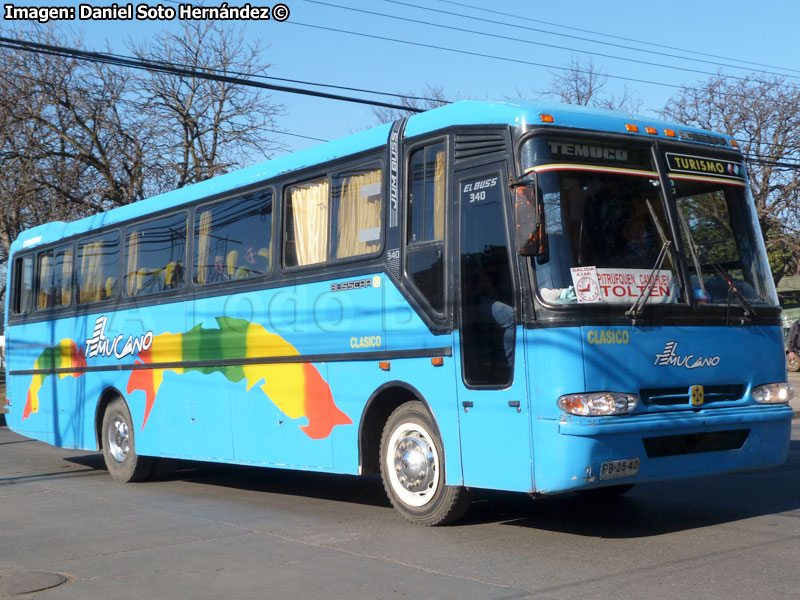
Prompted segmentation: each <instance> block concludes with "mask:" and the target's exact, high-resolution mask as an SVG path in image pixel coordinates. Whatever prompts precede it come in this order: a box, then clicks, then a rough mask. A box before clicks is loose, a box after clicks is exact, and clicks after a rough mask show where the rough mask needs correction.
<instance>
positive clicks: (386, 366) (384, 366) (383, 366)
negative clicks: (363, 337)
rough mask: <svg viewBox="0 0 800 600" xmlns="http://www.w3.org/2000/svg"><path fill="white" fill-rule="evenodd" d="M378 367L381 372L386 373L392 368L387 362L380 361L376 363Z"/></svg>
mask: <svg viewBox="0 0 800 600" xmlns="http://www.w3.org/2000/svg"><path fill="white" fill-rule="evenodd" d="M378 367H380V370H381V371H388V370H389V369H390V368H391V367H392V363H390V362H389V361H388V360H382V361H381V362H379V363H378Z"/></svg>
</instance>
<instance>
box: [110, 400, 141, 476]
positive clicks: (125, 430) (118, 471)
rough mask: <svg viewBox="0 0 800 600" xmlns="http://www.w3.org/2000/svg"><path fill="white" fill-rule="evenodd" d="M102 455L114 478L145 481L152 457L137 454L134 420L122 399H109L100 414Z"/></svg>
mask: <svg viewBox="0 0 800 600" xmlns="http://www.w3.org/2000/svg"><path fill="white" fill-rule="evenodd" d="M102 442H103V458H104V459H105V462H106V467H107V468H108V473H109V475H111V478H112V479H114V481H119V482H120V483H128V482H130V481H144V480H145V479H147V477H148V476H149V475H150V471H151V470H152V468H153V459H152V458H151V457H149V456H139V455H138V454H136V443H135V441H134V433H133V420H132V419H131V413H130V411H129V410H128V406H127V404H125V401H124V400H122V398H116V399H114V400H112V401H111V402H110V403H109V405H108V406H107V407H106V412H105V413H104V414H103V429H102Z"/></svg>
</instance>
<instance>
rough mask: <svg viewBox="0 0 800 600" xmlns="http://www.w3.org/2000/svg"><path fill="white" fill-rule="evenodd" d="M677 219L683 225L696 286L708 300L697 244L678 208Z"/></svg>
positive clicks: (683, 215)
mask: <svg viewBox="0 0 800 600" xmlns="http://www.w3.org/2000/svg"><path fill="white" fill-rule="evenodd" d="M678 218H679V219H680V222H681V225H683V232H684V234H685V235H686V241H687V244H686V245H687V246H689V254H690V255H691V257H692V263H693V264H694V270H695V272H696V273H697V285H699V286H700V290H701V292H702V294H701V295H702V296H703V297H704V298H708V297H709V294H708V292H707V291H706V285H705V281H703V266H702V265H701V264H700V253H699V252H698V251H697V243H696V242H695V241H694V236H693V235H692V230H691V229H689V222H688V221H687V220H686V215H685V214H683V211H682V210H681V209H680V207H679V208H678ZM690 283H691V282H690ZM692 294H694V290H692Z"/></svg>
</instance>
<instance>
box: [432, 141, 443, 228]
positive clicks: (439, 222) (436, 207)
mask: <svg viewBox="0 0 800 600" xmlns="http://www.w3.org/2000/svg"><path fill="white" fill-rule="evenodd" d="M444 191H445V188H444V151H442V152H437V153H436V173H435V176H434V180H433V233H434V237H435V239H437V240H443V239H444Z"/></svg>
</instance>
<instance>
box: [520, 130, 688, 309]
mask: <svg viewBox="0 0 800 600" xmlns="http://www.w3.org/2000/svg"><path fill="white" fill-rule="evenodd" d="M523 164H524V166H525V169H526V171H528V172H533V171H535V172H536V185H537V187H538V189H537V193H538V196H539V197H540V198H541V202H542V205H543V206H542V210H541V212H542V214H543V217H544V223H545V228H544V229H545V232H546V240H547V242H546V243H547V246H546V247H547V254H546V255H545V256H539V257H538V258H537V260H536V278H537V281H538V284H539V293H540V294H541V297H542V299H543V300H544V301H545V302H550V303H556V304H567V303H598V302H604V303H614V304H627V305H630V304H632V303H633V302H635V301H636V300H637V298H638V297H639V296H640V295H641V294H642V293H643V291H644V290H645V289H646V288H647V287H648V284H649V283H650V282H651V279H650V278H651V274H652V276H653V277H654V279H655V281H654V285H653V287H652V290H651V292H650V298H649V303H676V302H682V301H683V292H682V289H681V287H680V284H679V278H678V269H677V265H676V264H675V259H674V256H675V255H674V251H673V252H666V253H665V256H664V257H663V260H661V261H659V260H658V259H659V258H660V256H659V255H660V254H662V249H663V248H664V246H665V244H666V243H667V242H669V244H670V248H674V243H673V242H672V240H671V239H670V238H669V233H668V232H669V227H668V226H667V221H666V217H665V214H664V208H663V203H662V200H661V197H662V194H661V188H660V184H659V179H658V174H657V172H656V169H655V166H654V165H653V160H652V157H651V153H650V149H649V147H648V146H646V145H637V146H631V147H626V146H622V145H621V144H619V143H616V142H611V143H609V142H607V141H602V142H601V141H597V142H594V141H585V140H570V139H566V138H535V139H532V140H530V141H528V142H527V143H526V144H525V146H524V147H523ZM658 262H660V264H657V263H658ZM656 267H658V268H657V269H656ZM654 269H655V272H654Z"/></svg>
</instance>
